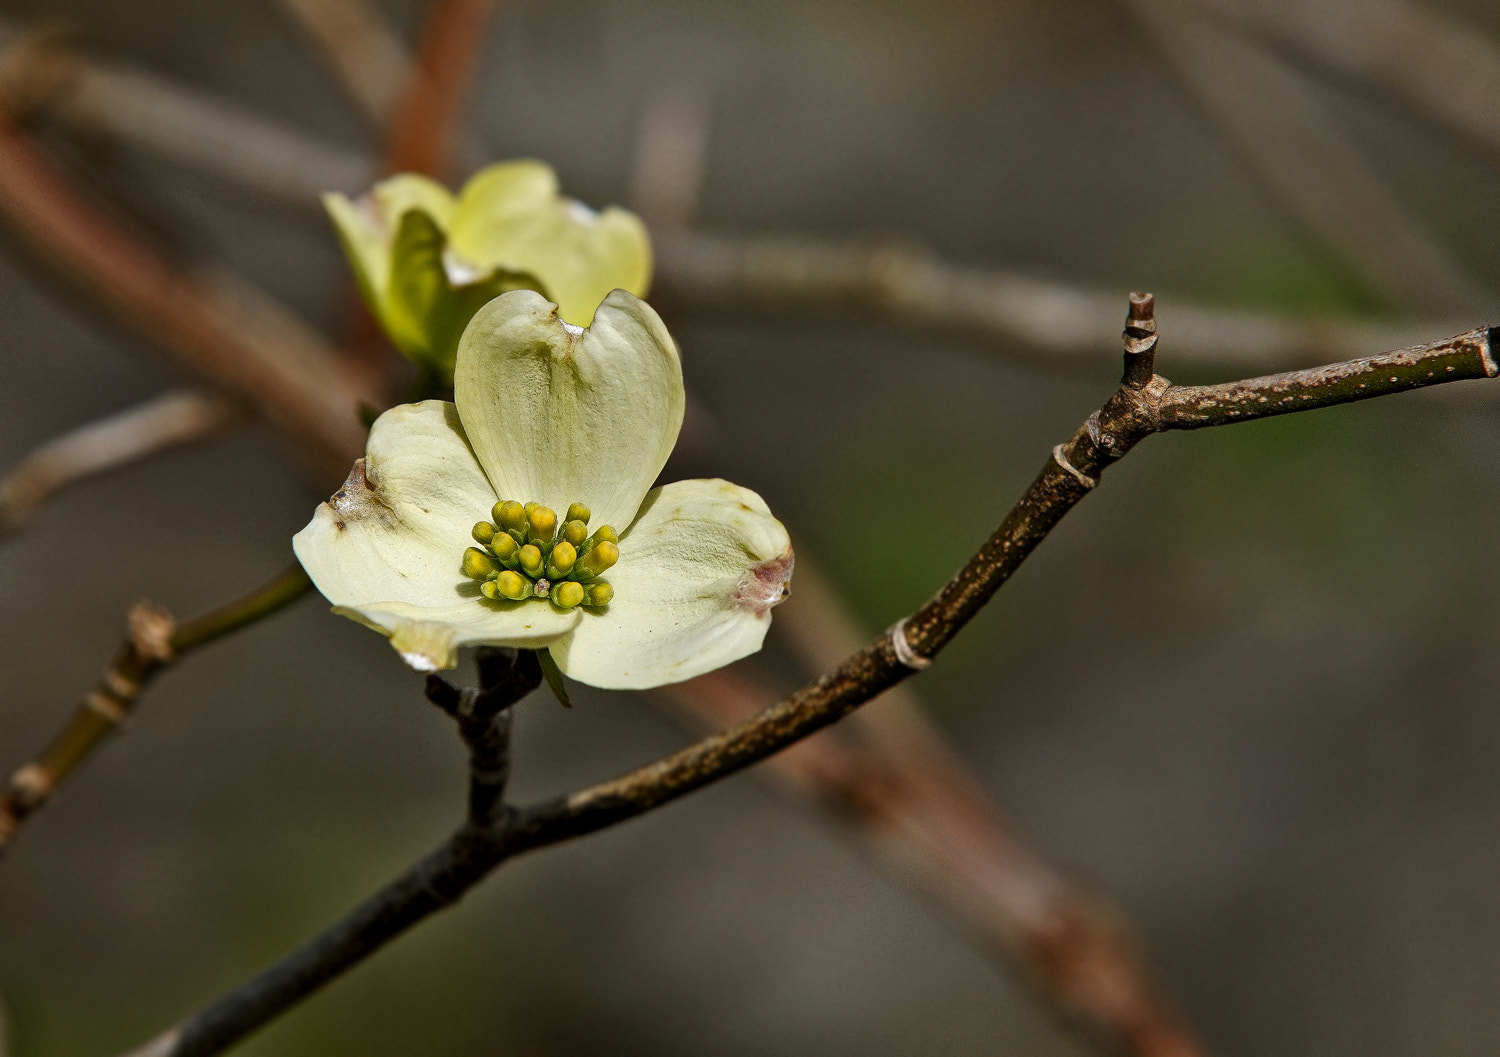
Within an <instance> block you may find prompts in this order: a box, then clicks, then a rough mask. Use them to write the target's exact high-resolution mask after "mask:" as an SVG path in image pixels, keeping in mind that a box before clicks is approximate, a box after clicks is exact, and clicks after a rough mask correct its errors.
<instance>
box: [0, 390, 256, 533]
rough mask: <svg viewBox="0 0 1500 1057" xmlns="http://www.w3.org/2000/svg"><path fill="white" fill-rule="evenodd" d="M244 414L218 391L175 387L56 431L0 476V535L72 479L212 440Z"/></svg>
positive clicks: (21, 523)
mask: <svg viewBox="0 0 1500 1057" xmlns="http://www.w3.org/2000/svg"><path fill="white" fill-rule="evenodd" d="M242 417H243V416H242V414H241V412H240V411H239V410H238V409H237V408H236V407H235V406H234V405H233V404H231V403H230V402H229V401H227V400H225V399H223V398H222V397H219V396H215V395H212V394H209V393H203V392H198V391H196V390H178V391H174V392H169V393H163V394H162V395H161V396H158V397H155V398H153V399H151V400H148V401H147V402H146V403H144V404H141V405H139V406H138V407H133V408H130V409H128V410H126V411H122V412H120V413H118V414H115V415H110V416H109V417H108V418H103V419H100V420H99V421H97V422H90V423H89V424H88V425H86V426H82V427H80V428H78V429H75V430H73V431H72V432H71V433H65V434H63V435H62V436H60V437H55V438H53V439H52V440H49V441H48V442H47V443H45V444H43V445H42V446H41V447H39V448H37V449H36V450H35V451H33V452H32V453H31V454H30V455H27V456H26V457H25V458H24V459H22V460H21V461H20V462H19V463H17V464H16V468H15V469H14V470H12V471H11V472H10V473H9V474H7V475H6V476H5V478H4V479H0V537H4V536H6V535H9V534H11V533H14V532H18V531H20V530H21V529H22V528H24V527H25V525H26V524H27V523H28V522H29V521H30V520H31V518H32V516H33V515H35V514H36V512H37V511H38V510H39V509H40V508H41V507H42V505H43V504H45V503H46V502H47V500H49V499H51V498H52V497H53V496H54V495H56V494H57V493H58V492H60V491H62V490H63V489H64V488H67V487H69V486H70V485H74V484H77V483H78V482H80V481H83V480H86V479H87V478H89V477H95V476H97V475H99V474H103V473H108V472H109V471H110V470H115V469H119V468H120V467H122V466H128V465H130V464H131V463H135V462H139V461H141V460H142V459H146V458H149V457H150V456H152V455H155V454H157V453H158V452H162V451H166V450H168V449H169V448H175V447H179V446H182V445H186V444H197V443H200V442H202V441H206V440H210V439H212V438H213V437H216V436H219V435H220V434H222V433H224V432H226V431H228V430H230V429H233V428H234V426H235V425H237V424H238V423H239V422H240V421H241V419H242Z"/></svg>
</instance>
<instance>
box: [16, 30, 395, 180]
mask: <svg viewBox="0 0 1500 1057" xmlns="http://www.w3.org/2000/svg"><path fill="white" fill-rule="evenodd" d="M0 101H3V104H4V105H5V106H7V107H9V108H10V109H11V110H12V111H13V112H16V113H23V114H25V113H32V112H35V111H38V110H43V111H45V112H47V113H48V114H50V115H52V116H53V117H56V118H58V119H61V120H62V121H64V122H66V123H67V125H68V126H69V127H70V128H73V129H76V130H78V131H80V132H83V133H85V134H87V135H95V136H108V137H113V138H116V139H119V140H123V141H126V142H129V143H133V144H135V145H138V146H141V147H144V148H145V149H147V150H149V151H152V152H155V153H157V154H159V155H163V156H166V157H169V158H173V159H175V160H177V161H178V162H180V163H182V164H184V165H187V166H190V167H191V168H193V169H196V170H198V171H202V172H207V173H210V174H212V175H213V176H215V177H217V178H218V179H220V180H223V181H225V182H228V183H231V184H234V185H237V186H241V187H245V188H248V189H250V190H252V191H254V192H255V193H256V194H258V195H261V196H264V197H266V198H269V199H271V200H273V201H285V202H291V203H295V204H298V205H300V206H302V207H304V208H315V207H316V206H317V203H318V197H319V195H321V194H322V193H323V192H325V191H356V190H360V189H362V188H363V187H365V186H366V185H367V184H368V183H369V181H370V176H371V173H372V168H371V166H370V164H369V162H368V160H367V159H365V158H364V157H362V156H360V155H359V154H358V153H356V152H353V151H349V150H342V149H339V148H337V147H334V146H330V145H328V144H325V143H323V142H321V141H319V140H316V139H312V138H311V137H308V136H305V135H302V134H300V133H297V132H295V131H292V130H289V129H287V128H286V127H284V126H282V125H279V124H277V123H275V122H273V121H269V120H266V119H265V118H262V117H260V116H259V115H257V114H255V113H252V112H250V111H248V110H245V109H243V108H242V107H238V106H235V105H234V104H233V103H231V102H229V101H228V100H224V99H211V98H209V97H207V96H204V95H200V94H198V93H194V92H189V91H185V90H184V89H182V88H181V87H179V86H177V85H176V84H174V83H173V82H171V81H168V80H166V79H164V78H162V77H160V76H158V75H156V74H153V73H150V72H147V71H145V70H139V69H132V68H128V67H123V66H116V65H111V64H106V63H100V62H92V61H89V60H87V59H85V58H84V57H83V56H81V55H79V54H78V53H77V52H75V51H74V50H73V49H72V48H71V47H69V46H68V43H67V42H66V41H64V40H62V39H60V38H59V37H57V36H49V35H44V34H42V35H39V34H23V33H19V32H17V31H15V30H13V29H11V28H10V27H8V26H6V25H5V24H4V23H0Z"/></svg>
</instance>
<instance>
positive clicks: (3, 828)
mask: <svg viewBox="0 0 1500 1057" xmlns="http://www.w3.org/2000/svg"><path fill="white" fill-rule="evenodd" d="M311 588H312V581H311V580H309V579H308V578H307V574H306V573H304V572H303V571H302V567H301V566H300V565H293V566H292V567H291V568H290V569H287V570H286V571H285V572H283V573H282V574H281V575H280V576H278V577H276V579H274V580H272V581H270V582H269V583H267V584H266V585H265V586H263V587H260V588H257V589H256V590H254V591H252V592H251V593H249V594H248V595H245V596H244V597H242V598H239V599H236V600H235V601H233V602H230V603H228V604H227V605H224V606H221V607H219V608H218V609H214V610H211V611H210V612H208V613H205V614H203V615H202V616H200V617H196V618H194V619H193V620H189V621H186V622H184V623H182V624H178V623H177V622H176V621H174V620H173V619H172V615H171V614H170V613H168V612H167V611H166V610H165V609H162V608H161V607H160V606H156V605H153V604H152V603H150V602H138V603H136V605H135V606H133V607H131V610H130V613H129V614H128V616H127V618H126V635H125V641H124V643H123V644H122V645H121V646H120V651H119V653H118V654H116V655H115V659H114V661H113V662H111V663H110V666H109V667H108V668H106V669H105V670H104V674H103V675H101V676H100V677H99V681H98V683H96V684H95V685H94V688H93V689H92V690H90V691H89V692H88V693H87V694H85V695H84V698H83V701H82V702H80V703H79V705H78V707H77V708H76V709H75V710H74V712H73V715H72V717H71V718H70V719H69V720H68V722H67V723H66V724H65V725H64V726H63V728H62V730H60V731H59V732H58V733H57V735H56V736H55V737H53V739H52V741H51V742H49V743H48V745H47V747H46V748H45V749H43V750H42V751H41V752H40V753H38V754H37V755H36V757H35V758H33V759H32V760H31V761H30V762H29V763H26V764H24V765H23V766H22V767H21V768H20V769H19V770H17V771H16V772H15V773H14V774H13V775H11V777H10V781H9V782H8V783H7V785H6V787H5V789H4V791H3V792H0V855H3V854H4V853H5V851H6V850H7V849H8V848H9V847H10V844H11V841H13V840H14V839H15V837H16V834H17V833H18V832H19V831H20V828H21V824H22V823H23V822H25V821H26V819H27V818H29V817H30V816H31V815H32V814H33V813H34V812H36V811H37V810H38V809H40V808H42V807H44V806H45V805H46V804H47V801H48V800H50V799H51V798H52V794H53V793H54V792H56V790H57V787H58V785H59V784H60V783H61V782H62V781H63V780H64V779H65V778H67V776H68V775H69V774H70V773H72V771H73V770H74V768H76V767H77V766H78V765H79V764H80V763H82V762H83V760H84V759H86V758H87V757H88V755H89V754H90V753H91V752H93V750H94V749H95V748H97V747H98V746H99V744H100V743H101V742H103V741H104V739H105V737H106V736H107V735H109V734H110V733H112V732H113V731H115V730H116V729H118V728H119V727H120V726H121V724H123V723H124V722H125V721H126V720H127V719H129V718H130V715H131V712H132V711H133V710H134V708H135V702H136V698H138V697H139V696H140V693H141V690H142V689H143V688H144V687H145V686H146V684H147V683H149V682H150V681H151V680H152V679H154V678H155V677H156V676H157V675H158V674H159V673H160V672H161V670H162V669H163V668H165V667H167V666H168V665H170V664H172V663H173V662H174V661H176V660H178V659H179V658H181V657H182V656H183V655H185V654H188V653H191V652H192V651H193V650H196V649H197V648H198V647H200V646H206V645H208V644H209V643H210V642H213V641H215V640H216V639H220V638H223V637H224V636H225V635H227V634H229V633H230V632H232V631H237V630H238V629H240V628H242V627H244V626H246V625H247V624H251V623H254V622H255V621H257V620H260V619H262V618H264V617H267V616H270V615H271V614H272V613H274V612H276V611H277V610H279V609H281V608H282V607H284V606H286V605H288V604H289V603H291V602H294V601H296V600H297V599H298V598H300V597H302V596H303V595H304V594H306V593H307V592H308V591H309V590H310V589H311Z"/></svg>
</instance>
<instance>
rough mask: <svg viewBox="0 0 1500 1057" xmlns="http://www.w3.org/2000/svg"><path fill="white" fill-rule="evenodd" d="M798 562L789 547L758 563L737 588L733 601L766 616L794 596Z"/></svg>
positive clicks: (749, 570)
mask: <svg viewBox="0 0 1500 1057" xmlns="http://www.w3.org/2000/svg"><path fill="white" fill-rule="evenodd" d="M796 563H797V556H796V555H795V554H793V553H792V548H790V547H788V548H787V549H786V551H785V552H784V553H783V554H781V555H778V556H777V557H775V558H768V559H766V560H765V561H763V562H756V563H755V564H754V565H752V566H750V568H748V569H746V570H745V575H744V576H743V577H741V578H740V582H739V584H738V585H737V586H736V587H735V589H734V604H735V605H736V606H738V607H739V608H741V609H747V610H749V611H750V612H751V613H754V614H755V615H756V616H758V617H763V616H765V615H766V614H767V613H769V612H770V611H771V610H773V609H775V608H776V607H777V606H779V605H781V603H783V602H785V601H786V600H787V599H788V598H790V597H791V596H792V589H791V586H790V585H791V581H792V567H793V566H794V565H795V564H796Z"/></svg>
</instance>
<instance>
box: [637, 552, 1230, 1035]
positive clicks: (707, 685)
mask: <svg viewBox="0 0 1500 1057" xmlns="http://www.w3.org/2000/svg"><path fill="white" fill-rule="evenodd" d="M797 576H798V583H799V586H798V589H797V597H798V598H802V597H805V595H806V594H807V591H808V585H807V584H806V583H805V582H804V578H803V571H802V570H801V569H800V568H799V569H798V573H797ZM903 689H904V687H903V686H895V687H892V688H891V689H890V690H888V691H886V692H885V693H884V694H882V695H881V697H880V700H879V701H876V702H871V703H870V704H869V705H867V706H866V707H864V708H862V709H860V710H859V711H858V712H856V713H854V714H853V715H852V716H850V717H849V718H848V719H847V720H846V721H845V722H844V723H842V724H839V725H838V726H837V727H834V728H832V729H830V730H825V731H822V732H821V733H819V734H817V735H815V736H813V737H810V738H807V739H805V740H803V741H800V742H797V743H796V744H795V745H792V746H791V747H790V748H788V749H786V750H785V751H784V752H781V753H779V754H777V755H776V756H773V757H771V758H770V759H769V760H767V761H766V768H765V773H766V774H767V777H771V778H774V779H777V780H779V782H780V783H781V784H782V785H783V786H785V787H786V788H787V789H788V790H789V791H790V792H792V793H794V794H796V795H797V796H798V797H799V798H802V799H807V800H812V801H813V802H816V803H821V804H823V805H824V806H825V807H826V808H827V809H828V810H829V811H831V812H832V813H833V814H834V815H835V816H836V817H838V818H839V819H840V820H842V821H844V822H845V823H847V824H848V825H849V826H850V827H851V828H852V829H853V831H854V833H855V834H856V835H858V836H859V837H860V838H861V840H862V841H863V842H864V843H865V845H867V846H868V847H870V848H871V849H872V850H874V852H875V853H876V854H877V855H878V856H879V857H880V858H881V859H882V860H883V861H884V862H885V864H886V866H887V869H888V870H889V871H890V872H891V873H892V874H893V875H894V876H895V877H897V878H899V879H900V880H902V881H904V882H906V883H907V884H910V885H911V886H912V887H914V888H916V889H917V890H918V891H921V892H924V893H925V894H926V895H927V896H928V897H929V898H931V899H932V900H934V902H936V903H937V905H938V906H939V907H941V908H942V909H943V910H945V911H946V912H947V913H948V914H949V915H951V916H952V917H953V918H954V919H955V920H956V921H957V922H958V923H959V924H960V925H961V926H962V927H963V928H964V929H965V931H967V932H968V933H969V935H970V937H971V938H972V939H973V940H974V941H976V945H977V946H978V947H979V948H980V949H982V950H985V951H989V952H992V953H995V954H999V955H1002V956H1004V958H1005V960H1006V961H1008V962H1009V963H1011V964H1014V965H1017V966H1020V968H1021V969H1022V971H1023V973H1024V974H1025V976H1026V977H1027V979H1028V980H1029V981H1030V982H1031V983H1032V984H1033V985H1034V986H1035V987H1036V989H1037V991H1038V993H1039V994H1040V996H1041V997H1042V999H1043V1000H1045V1001H1046V1002H1047V1004H1048V1006H1049V1007H1050V1008H1052V1009H1054V1010H1056V1011H1057V1012H1059V1013H1060V1014H1062V1015H1063V1016H1064V1017H1065V1018H1066V1019H1067V1020H1069V1021H1070V1022H1072V1023H1073V1024H1075V1025H1076V1026H1077V1027H1078V1028H1079V1029H1081V1030H1082V1031H1083V1032H1084V1033H1085V1034H1086V1035H1087V1036H1088V1037H1090V1038H1092V1039H1094V1040H1096V1041H1097V1042H1098V1043H1099V1044H1100V1046H1101V1047H1102V1048H1103V1049H1104V1050H1105V1051H1106V1052H1109V1053H1119V1054H1125V1055H1131V1057H1198V1055H1201V1054H1202V1053H1204V1052H1205V1051H1204V1050H1203V1048H1202V1046H1201V1045H1200V1044H1199V1043H1198V1042H1197V1040H1196V1039H1195V1038H1194V1037H1193V1034H1192V1032H1191V1030H1190V1029H1189V1028H1188V1027H1187V1025H1186V1024H1184V1023H1183V1021H1182V1019H1181V1017H1180V1016H1179V1015H1178V1013H1177V1011H1176V1010H1175V1009H1174V1008H1173V1005H1172V1002H1171V1000H1170V999H1169V998H1168V997H1167V995H1166V993H1165V991H1164V990H1163V989H1162V987H1161V986H1160V985H1159V984H1158V983H1157V982H1156V980H1155V979H1154V974H1153V973H1152V971H1151V969H1150V967H1149V966H1148V965H1147V964H1146V961H1145V958H1144V956H1143V955H1142V953H1141V950H1140V945H1139V943H1138V942H1137V940H1136V937H1135V936H1134V935H1133V934H1132V932H1131V929H1130V928H1129V925H1128V923H1127V922H1126V919H1125V917H1124V915H1123V914H1122V913H1121V912H1120V911H1119V909H1118V908H1117V907H1115V906H1113V905H1112V904H1111V903H1110V901H1109V900H1108V899H1107V898H1106V897H1105V896H1104V895H1103V894H1102V893H1099V892H1095V891H1090V890H1087V889H1085V888H1084V887H1083V886H1081V885H1079V884H1077V883H1075V882H1073V881H1071V880H1070V879H1069V878H1067V877H1065V876H1063V875H1062V874H1061V873H1060V872H1059V871H1057V870H1056V869H1055V868H1053V867H1052V866H1051V865H1049V864H1048V863H1047V862H1046V861H1045V860H1043V859H1042V858H1041V857H1040V856H1039V855H1037V854H1036V853H1035V852H1034V851H1032V850H1031V849H1030V848H1029V847H1028V846H1027V845H1026V844H1025V842H1023V841H1022V840H1021V839H1020V838H1019V837H1018V836H1017V835H1016V834H1015V833H1014V832H1013V831H1012V830H1011V829H1010V827H1009V826H1008V825H1007V824H1006V822H1005V820H1004V819H1003V818H1002V817H1001V816H1000V813H999V811H998V810H997V809H996V808H995V806H994V805H993V804H992V803H991V802H990V800H989V799H988V798H987V797H986V796H985V795H984V793H983V791H982V790H979V789H978V788H977V787H975V786H974V784H973V782H972V780H971V779H970V778H969V773H968V771H967V769H966V768H965V766H964V764H963V762H962V761H961V760H959V759H957V758H956V756H955V754H954V753H953V751H952V750H951V749H950V748H949V747H948V745H947V744H946V743H945V742H944V741H943V740H942V739H941V738H940V737H939V736H938V735H937V732H936V731H934V730H933V729H932V727H931V726H930V725H929V724H928V723H927V722H926V721H925V720H924V719H923V717H922V715H921V713H919V712H917V711H915V710H913V709H910V708H906V707H902V706H900V705H898V704H896V703H894V702H892V701H891V700H890V698H891V695H892V694H896V693H899V692H900V691H901V690H903ZM658 694H659V696H661V697H663V698H665V699H666V700H668V701H669V702H670V703H671V704H672V705H673V707H674V708H675V709H677V710H678V711H680V712H682V713H685V714H687V715H689V716H691V717H693V718H694V719H695V720H697V721H698V722H699V723H705V722H708V723H712V725H714V726H718V727H724V726H729V725H732V724H735V723H739V722H742V721H744V720H745V719H747V718H748V717H750V716H753V715H754V714H755V713H756V712H757V711H758V710H759V709H760V708H761V707H762V706H763V704H764V702H765V701H766V700H767V699H768V697H769V696H770V695H769V694H768V693H767V691H766V688H765V686H764V684H763V681H762V680H758V679H755V678H753V677H751V676H749V675H747V673H746V670H745V666H740V667H738V668H736V669H721V670H719V671H716V672H711V673H709V674H708V675H704V676H700V677H698V678H697V679H694V680H692V681H691V682H688V683H680V684H677V685H674V686H666V687H662V688H661V690H660V691H659V692H658Z"/></svg>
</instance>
